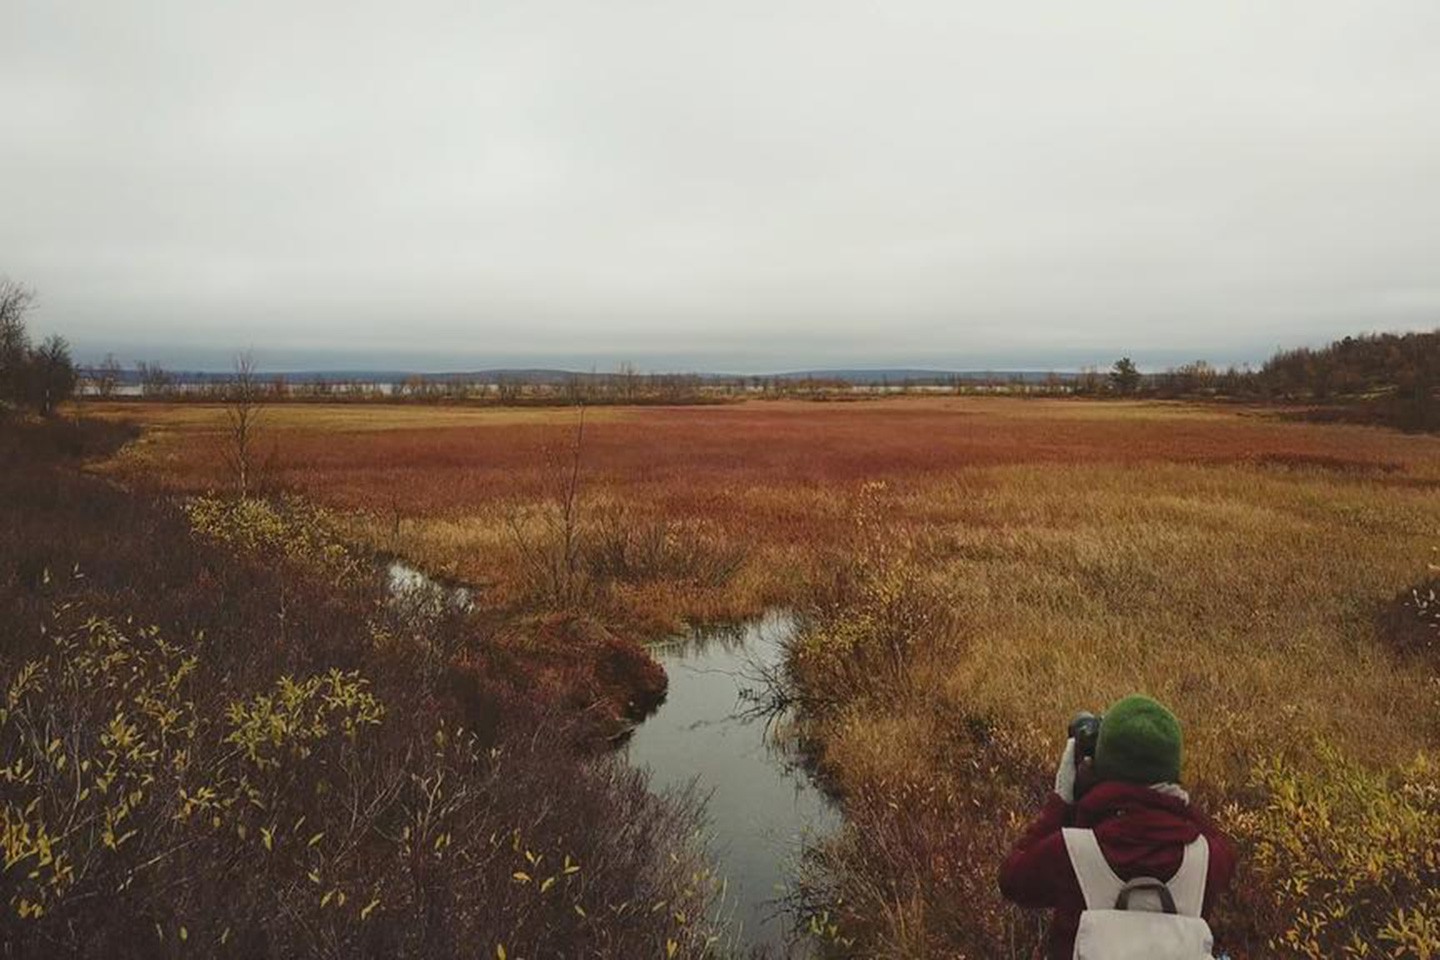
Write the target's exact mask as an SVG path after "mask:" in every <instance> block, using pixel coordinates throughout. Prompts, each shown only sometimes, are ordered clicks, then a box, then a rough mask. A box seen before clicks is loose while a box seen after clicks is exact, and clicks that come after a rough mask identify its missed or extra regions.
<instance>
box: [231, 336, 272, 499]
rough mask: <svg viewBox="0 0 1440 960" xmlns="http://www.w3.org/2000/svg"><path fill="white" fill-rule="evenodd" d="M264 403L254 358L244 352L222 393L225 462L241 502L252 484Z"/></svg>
mask: <svg viewBox="0 0 1440 960" xmlns="http://www.w3.org/2000/svg"><path fill="white" fill-rule="evenodd" d="M264 403H265V391H264V388H263V386H262V385H261V383H260V378H259V376H258V375H257V374H256V372H255V358H254V356H253V355H252V354H250V353H249V352H248V351H247V352H245V353H242V354H240V355H239V356H237V357H236V358H235V375H234V376H233V377H231V378H230V383H229V384H228V389H227V390H226V392H225V421H226V431H225V462H226V464H227V465H228V466H229V467H230V473H231V475H232V476H234V478H235V485H236V487H237V488H238V489H239V491H240V496H241V498H242V499H243V498H245V497H248V496H250V490H251V488H252V487H253V486H254V482H255V434H256V429H257V427H258V426H259V420H260V410H261V408H262V407H263V406H264Z"/></svg>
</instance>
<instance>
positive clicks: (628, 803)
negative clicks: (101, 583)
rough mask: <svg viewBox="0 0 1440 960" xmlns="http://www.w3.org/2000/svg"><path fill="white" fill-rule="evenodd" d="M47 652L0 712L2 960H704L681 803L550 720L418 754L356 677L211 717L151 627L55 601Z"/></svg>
mask: <svg viewBox="0 0 1440 960" xmlns="http://www.w3.org/2000/svg"><path fill="white" fill-rule="evenodd" d="M51 634H52V638H53V643H52V649H51V650H50V651H49V652H48V653H47V654H46V655H45V656H43V657H40V658H38V659H35V660H31V661H29V662H27V663H25V664H24V665H22V666H20V667H19V668H18V669H17V670H16V671H15V672H14V674H13V675H12V676H10V677H7V678H5V680H6V688H5V689H6V694H5V701H4V703H5V706H4V709H3V711H0V784H3V792H0V797H3V799H0V845H3V853H4V869H3V872H0V896H3V902H4V904H5V909H4V915H3V919H0V930H3V932H4V935H5V941H6V943H7V944H8V945H10V947H11V949H13V950H15V951H17V952H19V953H21V954H35V955H39V954H47V955H66V954H77V955H105V956H122V957H124V956H147V957H148V956H156V955H166V954H177V953H182V952H186V951H187V950H198V951H200V952H202V953H205V954H207V955H214V956H222V955H223V956H255V955H261V956H263V955H279V956H300V955H318V954H320V953H324V954H326V955H334V954H337V953H338V954H343V955H346V956H448V955H454V954H456V953H459V952H463V951H464V950H467V949H473V948H475V947H477V946H478V947H479V948H480V949H481V950H483V951H484V952H487V953H490V952H492V951H493V952H494V953H495V954H497V955H498V951H500V950H501V949H504V950H506V951H508V953H509V955H510V956H517V957H519V956H559V955H565V954H568V953H570V952H571V951H573V950H574V949H575V948H576V946H577V945H580V944H584V945H585V948H586V950H587V954H588V955H593V956H597V957H622V956H623V957H629V956H642V955H643V956H666V955H669V956H690V957H698V956H706V955H709V954H710V953H711V952H712V947H713V944H714V942H715V938H716V937H717V936H718V935H719V933H720V930H719V928H718V927H717V926H716V925H715V923H714V922H713V921H712V918H710V917H709V916H708V913H707V912H708V910H709V905H710V903H711V900H712V898H713V897H714V896H715V894H716V884H715V881H714V878H713V876H712V875H711V874H710V872H709V870H708V868H707V867H706V866H705V857H704V848H703V843H702V842H701V840H700V837H699V834H698V832H697V830H696V826H695V824H696V819H695V817H696V806H695V803H694V801H693V799H691V798H686V797H679V798H675V799H672V800H669V801H663V800H660V799H657V798H655V797H654V796H652V795H651V794H650V793H649V792H648V790H647V789H646V786H645V780H644V777H643V776H642V775H640V774H638V773H636V772H634V771H632V770H630V769H628V768H627V767H625V766H624V765H623V764H621V763H619V762H617V761H615V760H613V759H605V760H599V761H593V762H583V763H582V762H579V761H577V760H576V759H575V758H574V755H573V754H571V753H569V752H568V750H567V747H566V744H567V743H568V742H569V738H568V737H567V736H566V735H564V733H563V726H564V724H565V722H566V721H565V720H564V719H563V716H561V715H553V714H552V715H550V716H548V717H547V716H546V715H544V714H535V713H534V712H530V713H529V714H528V715H527V716H526V718H525V719H526V720H527V721H535V720H538V721H539V725H538V726H537V727H536V728H535V729H534V730H532V731H531V732H529V733H528V734H521V733H520V732H519V731H518V730H517V729H515V728H513V727H512V728H509V730H508V731H507V733H508V735H507V736H506V737H504V738H502V739H500V740H499V742H498V743H497V744H496V745H494V746H489V747H482V746H481V745H480V744H478V743H477V742H476V740H475V738H474V737H473V736H472V735H470V734H469V733H468V732H466V731H465V730H464V729H460V728H456V727H454V726H453V725H447V724H445V723H443V722H437V723H436V725H435V726H434V727H433V728H432V734H431V736H430V738H429V742H428V743H426V744H424V745H422V744H419V743H416V742H415V741H413V740H411V739H409V738H408V736H406V735H405V729H404V728H391V727H390V726H389V724H388V721H387V720H386V711H385V709H384V707H383V705H382V704H381V703H380V702H379V701H378V700H377V699H376V698H375V697H374V695H373V694H372V693H371V692H370V690H369V688H368V684H367V683H366V681H365V679H364V678H363V677H361V676H359V675H358V674H355V673H342V672H340V671H331V672H328V673H325V674H321V675H316V676H311V677H305V678H288V677H282V678H280V679H279V680H277V681H276V682H275V683H274V684H273V685H272V686H271V687H269V688H268V689H266V690H264V691H262V692H260V693H257V694H255V695H253V696H249V697H244V698H238V699H232V700H229V701H228V702H227V703H226V704H225V705H224V708H223V710H217V709H215V705H216V704H217V703H218V700H217V698H216V697H214V696H213V690H214V686H213V685H214V678H213V677H210V676H207V674H206V671H205V667H204V663H203V660H201V659H200V658H199V657H197V656H196V655H195V654H193V653H190V652H188V651H186V650H184V649H183V648H182V647H180V646H178V645H176V644H173V643H171V642H169V641H167V640H166V639H165V638H163V637H162V636H161V635H160V633H159V632H158V631H156V630H153V629H141V628H136V627H134V626H133V625H128V624H123V623H120V622H117V621H114V620H111V619H106V618H99V617H93V616H87V615H85V613H84V612H83V610H81V609H80V608H79V607H77V606H66V607H64V608H63V609H61V610H60V611H58V615H57V618H56V620H55V622H54V627H53V629H52V630H51ZM387 730H388V731H389V733H388V734H387ZM542 798H543V802H537V801H540V800H541V799H542Z"/></svg>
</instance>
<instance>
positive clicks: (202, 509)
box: [184, 496, 370, 583]
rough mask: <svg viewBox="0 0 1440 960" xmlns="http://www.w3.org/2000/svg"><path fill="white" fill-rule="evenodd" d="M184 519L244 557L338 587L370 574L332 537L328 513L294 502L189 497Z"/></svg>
mask: <svg viewBox="0 0 1440 960" xmlns="http://www.w3.org/2000/svg"><path fill="white" fill-rule="evenodd" d="M184 509H185V515H186V517H188V518H189V520H190V526H191V527H192V529H194V530H195V531H196V532H197V533H199V534H201V535H202V536H205V537H208V538H209V539H211V540H214V541H216V542H218V543H223V544H226V545H227V546H229V547H230V548H231V549H233V550H237V551H239V552H242V553H249V554H252V555H256V556H260V557H266V558H270V559H283V560H286V561H288V562H290V563H292V564H295V565H297V566H303V567H306V568H309V569H310V570H312V571H314V572H316V573H320V574H322V575H325V576H328V577H331V578H333V579H335V580H337V581H341V582H350V583H354V582H358V581H360V580H362V579H364V578H365V577H366V576H367V575H368V574H369V570H370V568H369V565H368V564H367V563H366V562H365V561H364V560H363V558H361V557H358V556H356V555H355V554H354V553H353V552H352V551H350V550H348V549H347V548H346V547H345V545H344V544H343V543H341V542H340V540H339V539H338V538H337V536H336V535H335V533H334V523H333V521H332V520H331V518H330V516H329V514H328V513H326V511H324V510H322V509H320V508H319V507H315V506H312V505H311V504H308V503H306V502H304V501H303V500H300V499H298V498H292V497H286V498H282V499H280V500H278V501H275V502H273V503H272V502H269V501H265V500H259V499H255V498H251V497H239V498H235V499H228V498H225V497H217V496H203V497H192V498H191V499H189V500H187V501H186V502H185V504H184Z"/></svg>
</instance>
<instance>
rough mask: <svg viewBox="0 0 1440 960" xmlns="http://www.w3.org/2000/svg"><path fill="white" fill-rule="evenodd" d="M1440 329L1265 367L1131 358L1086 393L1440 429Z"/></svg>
mask: <svg viewBox="0 0 1440 960" xmlns="http://www.w3.org/2000/svg"><path fill="white" fill-rule="evenodd" d="M1437 388H1440V330H1434V331H1430V332H1428V333H1405V334H1396V333H1382V334H1366V335H1362V336H1359V337H1346V338H1345V339H1343V340H1337V341H1335V342H1334V343H1332V344H1330V345H1329V346H1328V347H1323V348H1320V349H1311V348H1308V347H1302V348H1300V349H1297V350H1282V351H1280V352H1279V353H1277V354H1275V355H1274V356H1273V357H1271V358H1270V359H1269V360H1268V361H1266V362H1265V365H1264V366H1262V367H1261V368H1260V369H1259V370H1251V369H1249V368H1240V369H1237V368H1235V367H1231V368H1229V369H1227V370H1223V371H1222V370H1218V369H1216V368H1215V367H1212V366H1210V365H1209V364H1208V363H1205V362H1204V361H1197V362H1195V363H1189V364H1185V365H1183V366H1180V367H1176V368H1173V369H1170V370H1166V371H1164V372H1162V373H1151V374H1141V373H1139V372H1138V371H1137V370H1136V369H1135V367H1134V364H1132V363H1130V361H1129V360H1128V359H1127V358H1122V359H1121V360H1119V361H1117V362H1116V364H1115V366H1114V367H1113V368H1112V369H1111V370H1110V371H1109V373H1107V374H1106V375H1104V376H1103V377H1102V376H1101V375H1100V374H1099V373H1098V372H1096V371H1087V372H1085V373H1082V374H1081V376H1080V378H1079V379H1078V380H1077V381H1076V384H1075V392H1076V393H1078V394H1118V395H1129V396H1144V397H1156V398H1171V399H1232V400H1247V401H1252V402H1263V403H1280V404H1293V405H1299V406H1303V407H1304V408H1306V409H1305V410H1304V415H1305V416H1307V417H1309V418H1311V419H1322V420H1343V421H1349V422H1361V423H1383V424H1387V425H1390V426H1395V427H1400V428H1401V429H1405V430H1425V431H1435V430H1440V402H1437V398H1436V395H1435V394H1436V390H1437Z"/></svg>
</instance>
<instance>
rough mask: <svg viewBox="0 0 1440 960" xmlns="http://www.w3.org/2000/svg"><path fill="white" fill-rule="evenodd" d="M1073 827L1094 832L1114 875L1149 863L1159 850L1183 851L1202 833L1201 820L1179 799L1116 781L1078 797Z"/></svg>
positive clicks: (1169, 794)
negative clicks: (1176, 849)
mask: <svg viewBox="0 0 1440 960" xmlns="http://www.w3.org/2000/svg"><path fill="white" fill-rule="evenodd" d="M1075 825H1076V826H1078V827H1089V828H1091V829H1092V830H1094V831H1095V836H1096V837H1098V838H1099V840H1100V842H1101V843H1102V844H1103V845H1104V846H1105V852H1106V858H1107V859H1108V860H1109V861H1110V865H1111V866H1112V867H1114V868H1115V869H1116V870H1118V871H1124V870H1125V869H1126V868H1128V867H1132V866H1138V865H1139V864H1141V863H1143V862H1145V861H1148V860H1150V859H1151V858H1152V857H1153V856H1154V854H1155V853H1156V852H1157V851H1159V850H1161V849H1168V850H1171V851H1173V850H1174V849H1175V847H1176V846H1177V845H1179V846H1184V845H1185V844H1187V843H1189V842H1190V841H1192V840H1194V839H1195V838H1196V837H1198V836H1200V833H1201V824H1200V820H1199V819H1198V817H1197V815H1196V814H1195V813H1194V812H1193V811H1192V810H1191V808H1190V804H1189V803H1188V802H1186V800H1185V799H1183V796H1177V795H1175V794H1173V793H1162V792H1161V791H1158V790H1155V789H1153V788H1152V787H1147V786H1143V785H1141V784H1137V783H1123V782H1120V781H1115V780H1106V781H1102V782H1100V783H1097V784H1096V785H1095V786H1093V787H1091V788H1090V790H1089V791H1088V792H1087V793H1086V794H1085V795H1084V796H1083V797H1081V798H1080V802H1079V803H1078V804H1076V807H1075Z"/></svg>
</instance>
